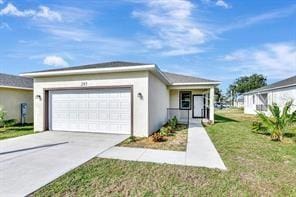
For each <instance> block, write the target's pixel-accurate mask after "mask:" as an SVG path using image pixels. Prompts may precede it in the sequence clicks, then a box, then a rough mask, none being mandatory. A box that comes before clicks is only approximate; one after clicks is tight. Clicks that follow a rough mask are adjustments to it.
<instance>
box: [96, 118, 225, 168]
mask: <svg viewBox="0 0 296 197" xmlns="http://www.w3.org/2000/svg"><path fill="white" fill-rule="evenodd" d="M195 121H196V120H195ZM98 157H101V158H109V159H122V160H129V161H143V162H154V163H167V164H176V165H185V166H196V167H207V168H217V169H221V170H226V167H225V165H224V163H223V161H222V159H221V157H220V155H219V153H218V152H217V150H216V148H215V146H214V145H213V143H212V141H211V139H210V138H209V136H208V134H207V132H206V131H205V129H204V128H203V126H202V125H201V123H200V122H197V121H196V122H194V123H190V124H189V129H188V142H187V150H186V152H182V151H167V150H155V149H145V148H128V147H117V146H115V147H112V148H110V149H108V150H107V151H105V152H103V153H101V154H99V155H98Z"/></svg>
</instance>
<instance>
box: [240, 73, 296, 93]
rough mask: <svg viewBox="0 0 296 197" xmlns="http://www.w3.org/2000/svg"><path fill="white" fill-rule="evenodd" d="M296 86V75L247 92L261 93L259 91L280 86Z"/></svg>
mask: <svg viewBox="0 0 296 197" xmlns="http://www.w3.org/2000/svg"><path fill="white" fill-rule="evenodd" d="M294 85H295V86H296V75H295V76H292V77H289V78H287V79H284V80H282V81H278V82H275V83H272V84H270V85H267V86H264V87H261V88H258V89H255V90H252V91H250V92H246V93H245V94H252V93H259V92H264V91H270V90H273V89H280V88H286V87H290V86H294Z"/></svg>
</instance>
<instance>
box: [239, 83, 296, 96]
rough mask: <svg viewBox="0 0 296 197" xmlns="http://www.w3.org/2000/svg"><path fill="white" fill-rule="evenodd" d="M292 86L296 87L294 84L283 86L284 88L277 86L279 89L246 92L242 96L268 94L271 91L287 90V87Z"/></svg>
mask: <svg viewBox="0 0 296 197" xmlns="http://www.w3.org/2000/svg"><path fill="white" fill-rule="evenodd" d="M293 86H296V84H289V85H285V86H279V87H274V88H267V89H264V90H259V91H254V92H246V93H244V94H243V95H249V94H266V93H268V92H270V91H273V90H277V89H282V88H289V87H293Z"/></svg>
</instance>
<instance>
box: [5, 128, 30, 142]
mask: <svg viewBox="0 0 296 197" xmlns="http://www.w3.org/2000/svg"><path fill="white" fill-rule="evenodd" d="M33 133H34V131H33V125H26V126H12V127H6V128H0V140H4V139H8V138H13V137H18V136H22V135H29V134H33Z"/></svg>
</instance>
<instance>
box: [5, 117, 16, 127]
mask: <svg viewBox="0 0 296 197" xmlns="http://www.w3.org/2000/svg"><path fill="white" fill-rule="evenodd" d="M3 124H4V126H5V127H11V126H14V125H16V119H9V120H4V123H3Z"/></svg>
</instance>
